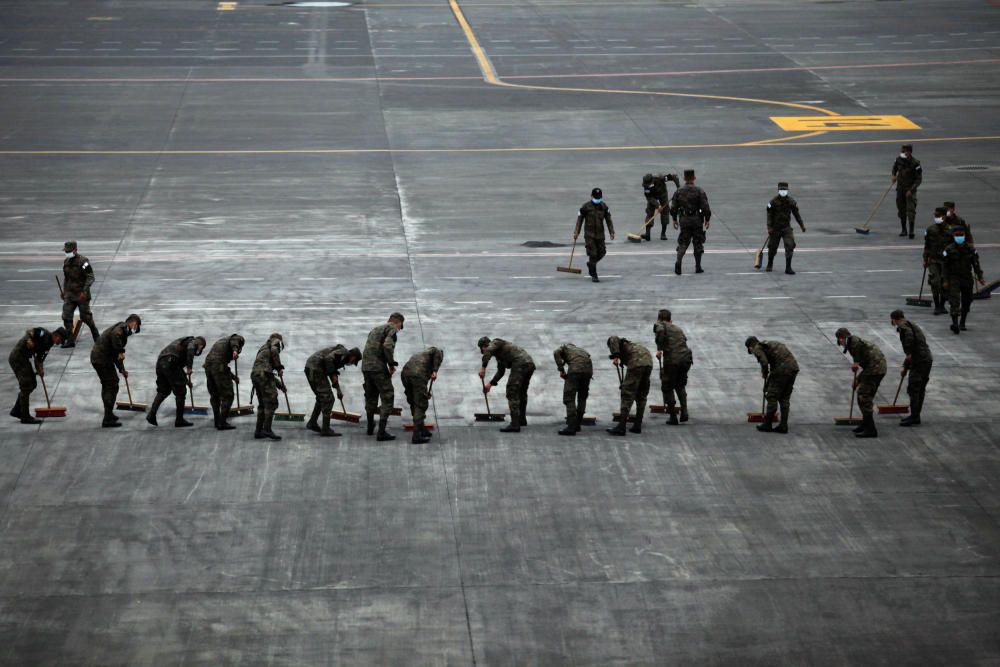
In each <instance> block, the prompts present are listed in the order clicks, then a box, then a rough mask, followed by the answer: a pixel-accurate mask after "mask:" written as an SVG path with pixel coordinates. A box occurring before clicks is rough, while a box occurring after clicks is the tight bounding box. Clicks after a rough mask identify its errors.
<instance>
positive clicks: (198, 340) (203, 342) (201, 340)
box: [194, 336, 208, 349]
mask: <svg viewBox="0 0 1000 667" xmlns="http://www.w3.org/2000/svg"><path fill="white" fill-rule="evenodd" d="M194 342H196V343H201V348H202V349H205V346H206V345H208V342H207V341H206V340H205V337H204V336H195V337H194Z"/></svg>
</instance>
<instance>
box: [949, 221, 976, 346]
mask: <svg viewBox="0 0 1000 667" xmlns="http://www.w3.org/2000/svg"><path fill="white" fill-rule="evenodd" d="M941 259H942V262H943V265H944V271H943V272H942V277H943V279H944V281H943V287H944V291H945V292H946V293H947V294H948V305H949V307H950V315H951V330H952V332H953V333H956V334H957V333H959V332H960V331H965V330H966V327H965V319H966V318H967V317H968V316H969V309H970V308H972V293H973V290H974V289H975V287H976V282H977V281H978V282H979V284H980V285H985V284H986V282H985V281H984V280H983V269H982V268H981V267H980V266H979V253H978V252H976V248H975V246H972V245H970V244H969V239H968V236H966V233H965V227H960V226H956V227H952V228H951V243H949V244H948V245H947V246H946V247H945V249H944V251H942V253H941ZM959 318H961V319H959Z"/></svg>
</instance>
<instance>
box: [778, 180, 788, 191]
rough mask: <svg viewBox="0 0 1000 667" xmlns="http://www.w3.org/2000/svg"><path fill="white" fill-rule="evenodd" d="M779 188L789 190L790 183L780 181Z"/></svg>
mask: <svg viewBox="0 0 1000 667" xmlns="http://www.w3.org/2000/svg"><path fill="white" fill-rule="evenodd" d="M778 189H779V190H787V189H788V183H786V182H784V181H781V182H780V183H778Z"/></svg>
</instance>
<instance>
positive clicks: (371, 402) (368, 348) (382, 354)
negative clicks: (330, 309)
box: [361, 313, 404, 442]
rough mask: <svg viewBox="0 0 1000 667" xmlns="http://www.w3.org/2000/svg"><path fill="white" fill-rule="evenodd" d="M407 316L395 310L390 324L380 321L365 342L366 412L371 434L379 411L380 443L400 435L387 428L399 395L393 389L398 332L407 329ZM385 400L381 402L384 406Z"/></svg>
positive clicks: (362, 369)
mask: <svg viewBox="0 0 1000 667" xmlns="http://www.w3.org/2000/svg"><path fill="white" fill-rule="evenodd" d="M403 320H404V318H403V316H402V315H401V314H400V313H393V314H392V315H390V316H389V320H388V322H387V323H386V324H380V325H379V326H377V327H375V328H374V329H372V330H371V331H370V332H369V333H368V340H367V342H366V343H365V353H364V358H363V361H362V363H361V373H362V374H363V375H364V378H365V383H364V388H365V412H367V413H368V435H372V434H373V433H375V412H376V411H377V412H378V413H379V419H378V437H377V438H376V440H377V441H378V442H384V441H387V440H395V439H396V436H394V435H392V434H391V433H389V432H388V431H387V430H386V427H387V426H388V424H389V415H390V414H391V413H392V403H393V400H394V399H395V394H394V393H393V390H392V376H393V374H394V373H395V372H396V366H398V365H399V364H397V363H396V358H395V357H394V356H393V354H394V352H395V349H396V332H398V331H402V330H403ZM380 401H381V405H380Z"/></svg>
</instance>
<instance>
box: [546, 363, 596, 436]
mask: <svg viewBox="0 0 1000 667" xmlns="http://www.w3.org/2000/svg"><path fill="white" fill-rule="evenodd" d="M552 356H553V357H554V358H555V360H556V368H558V369H559V377H561V378H562V379H563V405H565V406H566V427H565V428H563V429H562V430H560V431H559V435H576V434H577V433H579V432H580V422H581V421H583V415H584V412H586V410H587V397H588V396H589V395H590V380H591V379H592V378H593V377H594V364H593V362H592V361H591V360H590V354H589V353H588V352H587V351H586V350H584V349H583V348H582V347H577V346H576V345H573V343H566V344H565V345H562V346H560V347H558V348H556V351H555V352H554V353H553V355H552Z"/></svg>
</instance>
